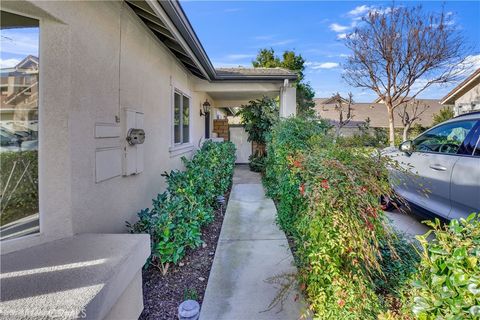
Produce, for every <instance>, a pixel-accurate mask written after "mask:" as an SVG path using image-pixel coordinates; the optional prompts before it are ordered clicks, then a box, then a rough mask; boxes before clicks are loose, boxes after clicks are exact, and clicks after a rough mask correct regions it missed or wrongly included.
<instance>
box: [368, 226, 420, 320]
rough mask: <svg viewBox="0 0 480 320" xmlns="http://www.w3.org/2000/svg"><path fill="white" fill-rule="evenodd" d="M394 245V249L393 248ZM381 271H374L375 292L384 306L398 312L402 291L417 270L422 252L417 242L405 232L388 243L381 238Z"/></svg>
mask: <svg viewBox="0 0 480 320" xmlns="http://www.w3.org/2000/svg"><path fill="white" fill-rule="evenodd" d="M392 247H393V250H392ZM380 256H381V259H380V268H381V272H374V276H373V283H374V286H375V292H376V293H377V294H378V295H379V296H380V298H381V300H382V304H383V306H384V308H386V309H390V310H393V311H395V312H397V313H398V311H399V310H398V309H399V307H400V306H401V298H402V293H403V291H404V290H405V288H408V286H409V283H410V280H411V277H412V275H413V274H414V273H415V272H416V271H417V268H418V264H419V262H420V254H419V250H418V248H417V244H415V243H412V242H411V241H409V239H407V238H406V237H405V235H403V234H397V235H396V236H395V237H393V238H392V239H390V241H389V242H388V243H387V242H385V241H384V240H380Z"/></svg>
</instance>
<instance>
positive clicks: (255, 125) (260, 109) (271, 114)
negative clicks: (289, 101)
mask: <svg viewBox="0 0 480 320" xmlns="http://www.w3.org/2000/svg"><path fill="white" fill-rule="evenodd" d="M237 115H238V116H240V117H241V119H242V120H241V122H242V124H243V125H244V126H245V131H246V132H247V133H248V141H255V142H257V143H259V144H265V141H266V137H267V133H268V132H269V131H270V128H271V127H272V126H273V125H274V124H275V123H276V122H277V121H278V117H279V108H278V104H277V102H276V101H275V99H272V98H269V97H263V98H262V99H257V100H251V101H249V102H248V104H247V105H244V106H242V107H241V108H240V111H238V113H237Z"/></svg>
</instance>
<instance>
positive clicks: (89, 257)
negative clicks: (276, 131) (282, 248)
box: [0, 0, 297, 319]
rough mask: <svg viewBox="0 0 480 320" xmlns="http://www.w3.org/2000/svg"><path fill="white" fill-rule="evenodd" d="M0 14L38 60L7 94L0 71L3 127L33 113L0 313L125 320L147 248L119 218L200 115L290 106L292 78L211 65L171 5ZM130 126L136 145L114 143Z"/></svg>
mask: <svg viewBox="0 0 480 320" xmlns="http://www.w3.org/2000/svg"><path fill="white" fill-rule="evenodd" d="M1 20H2V24H1V27H2V31H3V29H5V30H7V31H8V30H10V31H11V30H14V29H15V28H18V29H25V28H28V30H34V29H35V30H38V33H37V39H31V37H30V38H27V37H26V38H25V39H22V40H24V41H27V42H28V41H32V43H25V45H26V47H29V46H30V47H32V46H33V47H34V46H36V45H38V48H39V52H38V57H39V59H36V58H34V57H27V58H28V59H27V60H28V61H29V63H32V65H36V66H37V67H34V69H35V70H36V71H35V72H32V73H31V78H30V79H29V80H27V79H26V78H25V82H24V83H22V85H21V86H20V87H18V86H17V87H16V89H15V92H11V89H10V86H9V85H8V83H7V82H8V81H10V80H8V81H7V80H4V77H3V74H4V71H5V79H7V78H8V79H10V74H13V73H14V72H15V70H13V69H12V70H10V71H8V72H7V70H2V107H1V109H0V110H1V111H2V113H1V117H2V119H1V121H3V117H4V115H5V118H8V119H10V118H11V119H12V121H13V120H15V117H16V115H15V110H17V108H20V107H19V106H21V105H23V104H24V102H27V101H28V99H31V101H29V103H33V105H32V104H28V103H25V105H28V107H26V109H27V110H32V111H35V114H36V113H37V112H38V137H39V140H38V167H39V172H38V173H39V174H38V189H39V199H38V202H39V203H38V207H39V217H40V218H39V219H40V221H39V223H38V221H37V223H36V229H35V228H33V227H32V225H33V224H34V222H32V219H31V218H30V217H27V220H23V222H22V225H11V226H10V227H9V228H10V230H14V232H15V234H14V235H15V237H13V236H12V237H10V238H9V239H7V240H3V241H2V242H1V251H2V252H1V253H2V257H1V272H2V278H1V284H0V285H1V287H2V302H1V303H0V309H1V310H2V316H3V317H5V318H34V317H36V318H44V317H47V316H48V315H49V313H51V312H54V314H53V315H51V314H50V316H51V317H59V318H67V317H68V318H76V317H79V318H85V317H86V318H87V319H102V318H110V319H120V318H122V319H136V318H138V316H139V314H140V312H141V310H142V308H143V305H142V286H141V268H142V266H143V265H144V263H145V261H146V259H147V257H148V255H149V253H150V242H149V239H148V236H147V235H131V234H125V232H126V228H125V221H129V222H133V221H135V220H136V218H137V217H136V213H137V212H138V211H139V210H141V209H143V208H146V207H149V206H151V199H152V198H155V197H156V195H157V194H158V193H160V192H163V191H164V190H165V179H164V177H162V176H161V174H162V173H163V172H165V171H169V170H172V169H182V168H183V164H182V160H181V157H182V156H186V157H190V156H191V155H192V154H193V153H194V152H195V150H196V149H197V148H198V146H199V145H200V143H201V142H202V141H203V140H204V139H206V138H208V137H209V136H210V134H211V133H212V132H213V120H214V118H222V117H224V116H226V115H228V114H229V111H228V110H231V109H232V108H235V107H239V106H241V105H242V104H245V103H247V102H248V101H249V100H251V99H256V98H260V97H261V96H263V95H268V96H272V97H279V101H280V115H281V116H282V117H287V116H290V115H293V114H295V109H296V104H295V100H296V89H295V88H294V87H292V86H291V82H292V81H294V80H296V78H297V76H296V74H295V73H292V72H290V71H287V70H284V69H246V68H241V69H215V68H214V67H213V66H212V64H211V62H210V60H209V58H208V56H207V54H206V53H205V51H204V49H203V47H202V45H201V42H200V40H199V39H198V37H197V36H196V34H195V31H194V30H193V28H192V26H191V25H190V23H189V21H188V19H187V17H186V15H185V13H184V11H183V10H182V8H181V6H180V4H179V3H178V1H174V0H171V1H155V0H146V1H36V0H32V1H23V0H19V1H4V2H2V8H1ZM17 34H19V33H17ZM2 48H4V47H3V34H2ZM2 50H4V49H2ZM5 50H6V49H5ZM3 57H4V56H3V55H2V58H3ZM17 67H18V66H17ZM20 67H21V66H20ZM15 68H16V67H15ZM11 72H13V73H11ZM7 73H8V76H7ZM32 77H33V78H32ZM17 79H20V78H17ZM36 79H39V81H37V80H36ZM4 81H6V82H4ZM22 81H23V80H22ZM28 90H30V91H29V92H27V91H28ZM33 95H35V96H34V97H32V96H33ZM208 106H209V108H208ZM22 108H23V107H22ZM205 111H210V112H205ZM12 112H13V114H12ZM27 114H28V117H24V116H23V115H22V116H21V117H22V119H21V121H24V119H25V120H27V121H29V119H37V118H36V117H35V118H34V115H33V114H32V115H30V113H29V112H27ZM210 115H211V116H210ZM30 116H31V117H30ZM17 120H18V119H17ZM9 121H10V120H9ZM32 121H33V120H32ZM2 126H3V124H2ZM131 128H136V129H143V130H144V132H145V142H144V143H143V144H139V145H129V144H128V143H127V140H126V136H127V133H128V132H129V129H131ZM14 130H16V129H15V128H14ZM2 154H5V153H0V156H1V155H2ZM22 168H23V167H22ZM25 170H26V169H25ZM32 181H33V182H34V183H35V181H34V179H33V180H32ZM2 188H3V186H2ZM17 209H18V208H17ZM20 209H21V208H20ZM2 214H3V212H2ZM34 218H35V217H34ZM23 225H24V226H28V227H29V228H30V229H29V230H36V231H39V232H38V233H35V234H29V235H25V233H24V232H22V230H20V229H21V227H22V226H23ZM38 225H39V227H38ZM4 227H5V226H4ZM38 228H39V229H38ZM0 231H5V230H0ZM12 232H13V231H12ZM2 236H3V235H2ZM83 313H86V316H82V315H83ZM66 315H68V316H66Z"/></svg>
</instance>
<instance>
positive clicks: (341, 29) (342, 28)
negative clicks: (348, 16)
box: [330, 23, 350, 32]
mask: <svg viewBox="0 0 480 320" xmlns="http://www.w3.org/2000/svg"><path fill="white" fill-rule="evenodd" d="M348 29H350V26H342V25H341V24H338V23H332V24H331V25H330V30H332V31H335V32H345V31H347V30H348Z"/></svg>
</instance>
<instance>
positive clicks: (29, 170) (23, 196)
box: [0, 151, 38, 225]
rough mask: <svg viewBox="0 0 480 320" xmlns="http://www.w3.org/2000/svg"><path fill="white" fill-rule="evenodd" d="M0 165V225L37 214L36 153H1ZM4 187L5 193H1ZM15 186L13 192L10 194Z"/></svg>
mask: <svg viewBox="0 0 480 320" xmlns="http://www.w3.org/2000/svg"><path fill="white" fill-rule="evenodd" d="M0 164H1V165H0V186H1V188H0V189H1V192H2V194H1V203H0V207H1V209H2V214H1V219H0V225H4V224H7V223H9V222H12V221H15V220H17V219H20V218H23V217H26V216H28V215H31V214H34V213H37V212H38V152H37V151H20V152H16V151H15V152H9V151H7V152H1V153H0ZM9 180H10V181H9ZM7 182H8V186H7ZM17 183H18V185H17ZM6 186H7V188H6V190H5V191H6V192H5V193H3V191H4V190H3V189H4V188H5V187H6ZM15 186H17V187H16V189H15V191H14V192H13V193H10V192H11V191H13V189H14V188H15Z"/></svg>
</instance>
